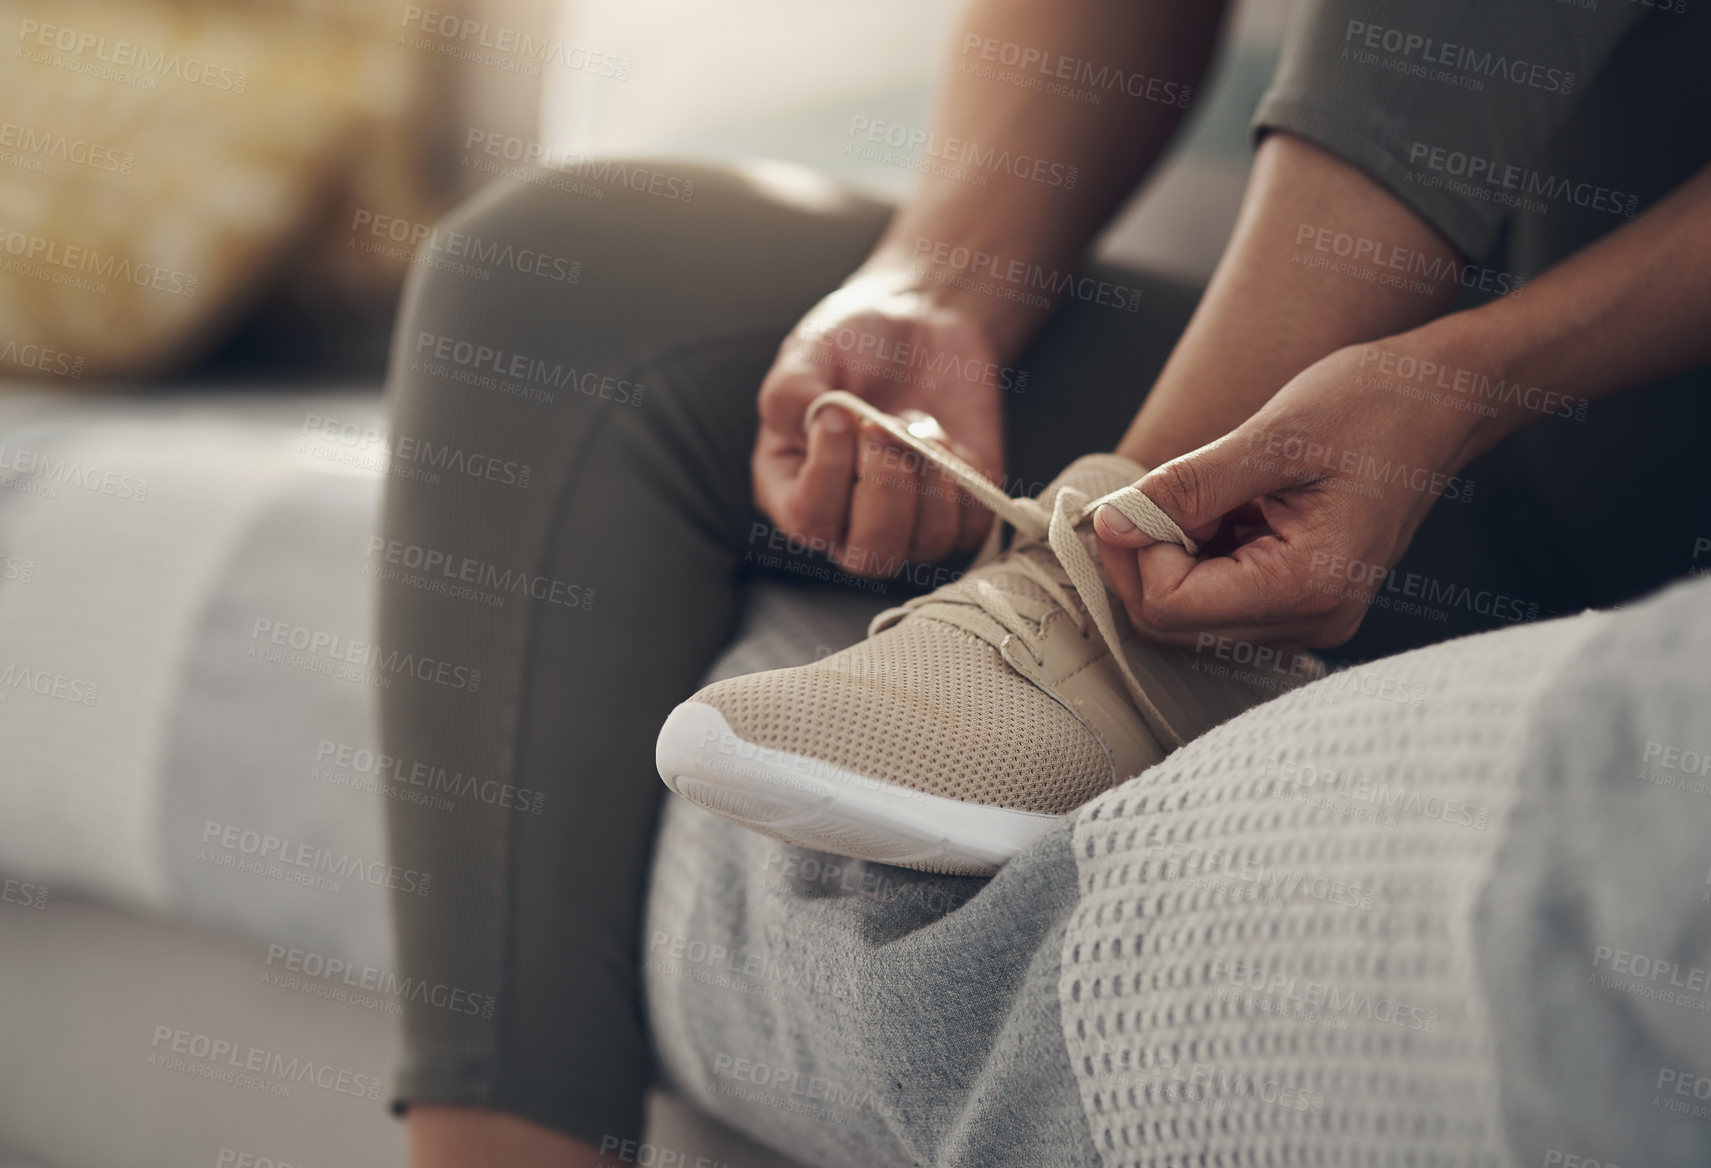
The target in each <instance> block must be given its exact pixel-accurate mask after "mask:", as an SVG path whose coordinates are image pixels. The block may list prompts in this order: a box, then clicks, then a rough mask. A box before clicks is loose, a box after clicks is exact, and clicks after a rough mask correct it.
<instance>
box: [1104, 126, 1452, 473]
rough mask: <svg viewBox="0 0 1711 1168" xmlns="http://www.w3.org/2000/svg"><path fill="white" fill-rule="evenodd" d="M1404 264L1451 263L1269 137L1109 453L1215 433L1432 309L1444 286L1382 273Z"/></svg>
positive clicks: (1341, 171) (1390, 207) (1355, 189)
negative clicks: (1203, 280)
mask: <svg viewBox="0 0 1711 1168" xmlns="http://www.w3.org/2000/svg"><path fill="white" fill-rule="evenodd" d="M1345 245H1346V246H1345ZM1356 246H1359V247H1360V248H1361V249H1362V250H1361V252H1360V253H1359V255H1358V256H1357V255H1356V254H1355V252H1354V250H1353V249H1354V248H1355V247H1356ZM1415 257H1417V258H1418V259H1419V264H1418V265H1417V266H1418V267H1419V268H1420V269H1423V270H1428V271H1430V270H1438V271H1442V270H1445V267H1446V265H1449V264H1454V263H1459V262H1460V257H1459V256H1458V255H1457V253H1456V252H1455V250H1454V249H1453V248H1452V247H1451V246H1450V245H1449V243H1448V242H1447V241H1446V240H1444V239H1443V237H1442V236H1440V235H1439V234H1438V233H1437V232H1436V231H1434V230H1433V229H1432V228H1431V227H1429V226H1427V224H1426V223H1425V222H1424V221H1423V220H1421V219H1420V218H1419V217H1418V216H1417V215H1415V214H1414V213H1413V212H1412V211H1410V210H1409V209H1408V208H1407V207H1406V206H1404V205H1403V204H1402V203H1401V202H1400V201H1399V200H1398V199H1397V198H1396V197H1395V196H1394V195H1392V194H1390V193H1389V192H1388V191H1386V190H1385V189H1384V188H1383V187H1380V186H1379V185H1378V184H1377V183H1375V182H1373V181H1372V180H1371V179H1369V178H1367V177H1366V176H1365V175H1364V174H1363V173H1362V172H1361V171H1359V170H1357V169H1356V168H1355V167H1353V166H1350V165H1349V164H1347V163H1345V162H1342V161H1340V160H1339V159H1337V158H1335V157H1333V156H1332V155H1330V154H1328V153H1326V152H1325V151H1323V150H1321V149H1319V148H1318V147H1316V146H1313V145H1311V144H1310V143H1308V142H1306V141H1304V140H1302V139H1299V138H1295V137H1291V136H1289V135H1285V134H1272V135H1271V136H1270V137H1268V138H1266V140H1265V141H1264V142H1262V143H1261V145H1260V149H1259V153H1258V155H1257V157H1256V158H1255V160H1254V168H1253V173H1252V176H1251V177H1250V179H1249V181H1248V189H1247V193H1246V195H1245V196H1244V199H1243V203H1242V210H1241V214H1240V216H1239V217H1238V219H1237V222H1236V227H1235V230H1234V232H1233V233H1232V235H1231V237H1230V242H1229V244H1228V245H1227V246H1226V247H1225V249H1224V255H1223V258H1222V259H1221V260H1220V261H1219V263H1218V268H1217V270H1216V271H1215V272H1214V273H1213V276H1212V280H1211V282H1210V283H1209V284H1208V286H1207V289H1206V294H1205V295H1204V296H1203V297H1202V298H1201V301H1200V304H1199V306H1198V307H1197V308H1196V309H1195V312H1194V317H1193V319H1192V320H1190V321H1189V324H1188V328H1187V329H1186V330H1184V332H1183V335H1182V337H1181V339H1180V340H1179V341H1178V342H1177V345H1176V348H1175V350H1174V351H1173V352H1172V353H1171V357H1170V360H1169V361H1168V362H1167V363H1166V364H1165V367H1164V370H1163V371H1162V372H1161V373H1160V374H1159V377H1158V380H1157V381H1156V382H1155V383H1154V384H1153V386H1152V388H1151V390H1150V391H1149V392H1148V393H1147V397H1146V401H1145V403H1144V405H1143V406H1142V408H1141V410H1140V413H1139V414H1138V415H1137V416H1136V418H1135V422H1134V424H1133V425H1131V426H1130V428H1129V431H1128V433H1127V434H1126V435H1124V438H1123V442H1122V444H1121V445H1120V446H1119V447H1118V448H1117V449H1118V452H1119V453H1122V454H1126V455H1128V456H1129V457H1131V458H1133V459H1135V460H1136V461H1137V462H1140V463H1141V464H1142V465H1144V466H1159V465H1161V464H1163V463H1165V462H1168V461H1170V460H1171V459H1172V458H1175V457H1177V456H1178V455H1181V454H1186V453H1187V452H1188V451H1190V450H1195V449H1198V448H1199V447H1201V446H1204V445H1205V444H1206V443H1208V442H1211V441H1214V440H1215V439H1217V438H1221V437H1223V436H1224V435H1225V434H1227V433H1229V432H1230V431H1231V430H1233V429H1235V428H1236V427H1237V426H1239V425H1240V424H1241V423H1243V422H1244V421H1246V420H1247V419H1248V418H1249V417H1251V416H1252V415H1253V414H1254V413H1255V411H1257V410H1258V409H1259V407H1260V406H1262V405H1264V404H1265V403H1266V402H1267V401H1269V400H1270V399H1271V397H1272V395H1273V394H1275V393H1276V392H1277V391H1278V390H1279V389H1281V388H1282V387H1283V386H1284V384H1285V383H1286V382H1288V381H1289V379H1290V378H1292V377H1294V376H1295V375H1296V374H1297V373H1300V372H1301V371H1302V370H1303V369H1306V368H1307V367H1308V366H1309V365H1311V364H1313V363H1314V362H1315V361H1317V360H1319V359H1320V358H1322V357H1324V356H1326V355H1327V354H1329V353H1332V352H1334V351H1336V350H1337V349H1340V348H1343V347H1344V346H1346V345H1351V344H1355V343H1357V342H1360V341H1367V340H1372V339H1374V338H1377V337H1384V336H1389V335H1391V334H1394V333H1397V332H1401V331H1403V330H1406V329H1409V328H1413V327H1415V326H1417V325H1419V324H1421V323H1422V322H1424V321H1426V320H1430V319H1432V318H1433V317H1436V316H1438V315H1439V314H1441V313H1443V312H1444V311H1446V310H1447V308H1448V306H1449V304H1450V302H1451V301H1452V300H1453V298H1454V294H1455V292H1456V289H1457V285H1456V283H1455V282H1454V281H1453V280H1451V279H1439V280H1437V281H1436V282H1435V285H1434V286H1433V288H1432V290H1431V291H1423V290H1421V288H1420V287H1419V285H1420V283H1421V281H1418V280H1413V279H1395V280H1389V279H1388V277H1390V276H1392V275H1394V274H1397V272H1398V271H1399V270H1400V271H1404V272H1405V271H1406V270H1407V269H1406V268H1402V269H1398V267H1397V265H1398V264H1399V263H1407V262H1409V261H1411V260H1412V259H1414V258H1415ZM1349 267H1354V268H1363V269H1365V271H1366V273H1367V274H1366V275H1361V274H1351V273H1350V271H1348V270H1346V269H1347V268H1349Z"/></svg>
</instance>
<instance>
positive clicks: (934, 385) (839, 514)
mask: <svg viewBox="0 0 1711 1168" xmlns="http://www.w3.org/2000/svg"><path fill="white" fill-rule="evenodd" d="M1008 376H1009V374H1008V372H1007V371H1006V370H1004V369H1003V368H1002V366H1001V364H1000V362H999V359H998V356H997V354H996V353H995V352H994V349H993V345H992V343H991V342H990V340H989V339H988V337H987V335H986V332H985V330H984V328H983V327H982V326H981V324H980V323H979V322H978V321H976V320H975V318H974V317H973V316H972V315H970V314H968V313H967V312H965V311H963V310H962V309H959V308H956V307H953V306H952V305H951V304H950V303H949V302H948V301H947V299H946V298H945V297H942V296H940V295H937V294H936V291H935V290H934V289H932V288H931V287H927V288H923V287H921V286H920V285H919V284H918V283H917V282H916V280H915V278H914V277H913V276H912V275H911V274H910V273H909V272H907V271H904V270H898V269H885V268H881V269H878V270H871V271H866V272H858V273H857V274H856V275H855V276H854V277H852V278H851V279H850V281H849V282H848V283H846V284H845V285H844V286H843V287H842V288H840V289H838V290H837V291H836V292H834V293H832V294H831V295H830V296H828V297H826V299H824V300H822V301H821V302H820V303H819V304H818V305H816V306H815V307H814V308H813V309H812V310H811V311H810V312H809V313H808V315H807V316H805V317H803V319H802V322H801V323H800V324H798V325H797V326H796V328H795V329H793V330H792V331H791V333H790V335H789V336H788V337H786V338H785V340H784V344H783V345H782V346H780V348H779V353H778V359H777V360H776V361H775V362H774V363H773V366H772V369H771V371H770V372H769V373H768V374H767V375H766V379H765V380H764V381H763V382H762V383H761V387H760V436H759V438H758V439H757V440H756V442H755V451H754V459H753V468H754V489H755V500H756V502H758V503H759V504H760V507H761V509H762V510H763V511H765V512H766V513H767V514H768V515H769V516H771V517H772V520H773V522H775V523H777V524H778V526H779V527H780V528H781V529H783V530H784V531H785V532H786V533H787V534H788V535H791V536H793V537H796V538H798V539H801V540H803V541H805V542H807V543H808V544H809V546H811V547H816V548H824V549H826V550H827V551H828V552H830V553H831V554H832V555H833V557H834V558H835V559H836V560H838V562H839V563H841V564H842V565H843V567H844V568H845V569H846V570H848V571H850V572H853V573H855V574H856V575H860V576H868V577H873V578H884V577H889V576H892V575H894V574H895V573H896V572H897V571H898V570H899V569H900V568H901V567H902V566H903V563H904V561H905V560H908V561H910V562H914V563H932V562H933V561H936V560H939V559H942V558H944V557H945V556H947V555H949V554H950V553H951V551H952V550H955V549H961V550H969V549H973V548H976V547H978V546H979V545H980V541H981V540H982V539H983V538H984V536H985V534H986V530H987V527H988V526H989V525H990V523H991V518H992V517H991V514H990V513H989V512H987V511H986V510H985V509H984V508H982V507H981V506H979V505H978V504H977V503H975V502H974V501H973V500H972V499H970V498H969V497H968V496H967V495H966V494H965V493H963V492H962V491H960V490H958V489H957V488H956V486H955V484H954V483H953V482H952V481H951V480H950V479H948V478H946V477H944V475H943V474H942V473H940V472H939V471H938V469H937V468H936V467H933V466H930V465H929V466H923V465H922V459H921V458H920V456H919V455H917V454H915V453H914V452H912V451H908V450H905V449H904V448H902V447H900V446H898V445H897V444H896V443H895V442H894V440H893V439H892V438H891V437H890V436H889V435H888V434H886V433H885V432H884V431H883V430H880V429H879V428H877V427H875V426H872V425H870V424H866V423H863V424H861V426H860V428H859V429H858V428H857V425H856V423H857V419H855V418H852V417H851V416H850V415H849V414H848V413H847V412H846V411H844V410H840V409H836V408H827V409H824V410H821V411H820V412H819V413H818V414H816V415H815V417H814V424H813V426H812V427H811V428H808V429H805V428H804V419H805V417H806V415H807V411H808V406H809V404H810V403H812V402H813V400H814V399H815V398H816V397H818V396H819V395H820V394H822V393H824V392H826V391H827V390H829V389H843V390H848V391H849V392H850V393H853V394H856V395H857V396H859V397H862V398H865V399H867V400H868V401H870V402H872V403H873V404H874V405H876V406H878V407H879V408H880V409H882V410H885V411H886V412H888V413H892V414H897V415H899V416H901V417H904V418H906V419H909V420H911V421H919V422H922V423H923V425H928V424H930V423H928V422H927V419H928V418H929V417H930V418H932V419H935V420H936V421H937V422H938V424H939V426H940V427H942V428H943V431H944V438H943V439H942V440H943V441H944V442H945V443H946V444H947V445H949V446H950V447H951V448H952V449H953V450H955V451H957V452H958V453H959V454H961V455H962V456H963V457H964V458H965V459H967V460H968V461H969V462H970V463H972V464H974V465H975V466H976V467H979V468H980V469H981V470H982V471H983V472H985V473H986V474H987V475H988V476H990V477H991V478H993V479H997V478H999V477H1001V476H1002V474H1003V472H1004V443H1003V410H1002V402H1001V394H1002V392H1003V391H1002V389H1001V388H1000V385H1001V382H1002V381H1003V380H1004V379H1005V378H1007V377H1008Z"/></svg>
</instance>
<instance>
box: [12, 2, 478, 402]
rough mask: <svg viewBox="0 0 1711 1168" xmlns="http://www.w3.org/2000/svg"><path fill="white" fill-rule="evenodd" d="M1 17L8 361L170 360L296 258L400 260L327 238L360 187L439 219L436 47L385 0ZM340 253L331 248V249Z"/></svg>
mask: <svg viewBox="0 0 1711 1168" xmlns="http://www.w3.org/2000/svg"><path fill="white" fill-rule="evenodd" d="M8 9H9V12H10V13H11V14H12V18H11V20H10V21H9V22H8V23H7V24H5V25H0V30H3V31H4V32H5V34H6V35H7V38H8V39H9V40H10V41H11V42H12V43H11V46H10V50H11V51H10V52H9V53H8V57H9V58H10V61H11V64H9V65H8V67H7V68H6V69H5V70H4V71H3V73H0V111H3V112H0V377H28V378H34V379H39V380H48V381H51V382H57V383H60V384H64V385H75V384H77V383H79V382H88V381H91V380H95V379H100V378H105V377H114V376H121V375H129V376H135V375H147V374H160V373H165V372H170V371H172V370H174V369H177V368H180V367H182V366H183V365H184V364H186V363H187V362H188V361H190V360H191V359H192V358H194V357H195V356H196V355H198V354H199V353H200V352H202V351H203V350H204V349H205V348H206V347H207V346H208V345H209V344H210V343H211V342H213V341H214V340H215V339H217V338H218V336H219V335H220V332H221V329H222V327H223V326H227V325H229V323H230V322H231V321H232V320H233V319H234V318H235V317H236V316H237V315H239V314H240V313H241V312H242V311H243V310H244V309H245V308H246V307H249V306H250V305H251V304H253V303H254V301H255V299H256V298H257V297H258V295H259V294H260V293H261V292H262V291H263V290H264V288H266V287H267V286H268V284H269V282H270V280H272V279H274V278H276V277H277V276H278V274H279V273H280V271H281V269H282V268H283V267H284V266H285V264H286V261H287V259H288V258H289V259H290V260H291V262H292V264H293V265H294V266H295V267H297V268H298V269H299V270H300V271H301V270H303V269H304V267H305V265H306V264H307V265H308V266H309V268H310V269H311V270H316V271H318V275H317V276H316V279H315V282H316V286H317V287H318V288H319V289H320V291H321V292H322V294H323V295H325V296H327V297H329V298H331V299H334V300H337V299H338V298H340V297H345V296H352V295H364V294H375V293H376V292H378V291H380V290H385V291H386V294H390V288H391V287H392V286H394V285H395V284H396V282H397V280H398V277H399V274H400V272H401V269H402V266H403V262H402V260H401V259H400V258H398V257H397V256H389V255H386V254H375V253H371V252H362V251H360V250H359V249H356V248H354V247H349V248H342V249H337V248H329V247H324V246H317V236H318V235H319V237H320V239H321V240H323V241H324V242H333V239H332V237H331V236H329V235H328V234H327V233H326V232H325V231H324V230H323V228H324V225H325V224H326V223H327V222H328V221H329V219H332V220H334V221H337V220H338V219H344V220H345V221H346V222H348V221H349V219H348V217H347V216H345V215H344V214H342V213H341V211H340V208H343V207H346V206H349V205H350V204H352V203H355V204H358V205H361V206H364V207H366V208H367V209H369V210H370V211H371V212H373V213H384V214H389V215H393V216H397V217H401V218H405V219H410V220H423V221H431V220H432V219H433V217H434V216H435V215H436V214H437V213H438V211H439V210H440V209H441V208H442V207H443V205H444V203H445V201H446V198H447V191H446V186H447V184H446V183H444V182H434V181H431V179H432V173H431V172H432V168H431V150H430V143H431V137H432V134H431V129H430V127H429V123H431V122H432V120H433V109H432V107H431V106H429V105H427V104H426V103H424V102H423V101H422V98H423V95H424V94H425V93H429V92H432V86H431V81H432V71H433V70H435V69H437V68H439V67H440V66H439V64H438V62H437V61H436V60H435V56H434V54H432V53H424V52H421V51H419V50H418V49H415V48H412V47H410V46H408V45H406V44H404V43H402V42H401V40H400V38H399V33H398V25H397V21H398V18H399V14H400V12H401V11H402V9H401V8H400V7H399V6H398V5H395V4H391V3H384V2H381V0H347V2H344V3H340V4H337V5H334V4H331V3H327V2H325V0H320V2H317V0H295V2H291V0H282V2H278V3H262V2H261V0H254V2H253V3H249V4H244V3H218V2H216V0H105V2H102V0H19V2H17V3H14V4H12V5H9V6H8ZM329 257H334V258H329Z"/></svg>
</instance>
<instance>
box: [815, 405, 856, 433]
mask: <svg viewBox="0 0 1711 1168" xmlns="http://www.w3.org/2000/svg"><path fill="white" fill-rule="evenodd" d="M820 419H821V420H820V425H822V426H824V427H825V428H826V432H827V433H828V434H842V433H844V431H846V430H848V429H849V428H850V416H849V415H848V414H846V413H844V411H842V410H840V409H839V408H838V407H837V406H827V407H826V408H825V409H823V410H821V411H820Z"/></svg>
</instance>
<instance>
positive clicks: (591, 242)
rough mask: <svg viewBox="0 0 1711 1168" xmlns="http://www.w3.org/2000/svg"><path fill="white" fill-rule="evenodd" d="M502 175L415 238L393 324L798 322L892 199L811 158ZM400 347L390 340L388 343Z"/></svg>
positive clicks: (670, 327)
mask: <svg viewBox="0 0 1711 1168" xmlns="http://www.w3.org/2000/svg"><path fill="white" fill-rule="evenodd" d="M531 173H532V177H531V178H530V179H529V180H503V181H500V182H496V183H494V184H493V185H491V186H490V187H488V188H487V189H486V190H484V191H482V192H481V193H479V194H478V195H476V196H475V197H474V198H473V199H471V200H470V201H469V202H467V203H465V204H464V205H463V206H462V207H460V208H458V209H457V210H456V211H454V212H453V213H452V214H451V215H450V216H449V217H448V218H447V219H446V220H445V221H444V222H442V223H440V224H439V225H437V226H436V228H435V229H434V231H433V233H432V234H431V235H430V237H429V238H428V239H427V240H425V241H424V242H423V244H422V246H421V247H420V249H419V250H418V254H417V259H416V263H415V268H414V271H413V272H412V274H411V280H410V286H409V288H408V290H407V292H406V296H405V307H404V313H403V316H402V318H401V323H400V332H401V335H402V336H405V337H408V338H410V339H411V343H417V342H423V343H426V342H424V341H423V338H422V337H421V336H420V335H419V334H420V332H421V331H424V330H425V331H428V332H431V333H434V334H436V335H439V334H440V332H441V330H442V329H443V328H444V327H446V326H449V325H455V326H456V327H458V328H461V329H464V330H466V331H471V332H479V333H481V334H482V337H480V338H477V337H469V338H466V339H469V340H472V341H476V342H477V343H480V342H481V341H482V340H485V339H487V338H490V337H500V338H504V339H507V340H509V341H512V342H515V341H518V340H521V339H523V337H524V336H525V335H527V336H528V337H529V338H530V339H539V338H542V337H547V338H551V339H552V340H553V343H555V344H556V345H558V346H560V347H561V348H562V347H564V346H566V345H575V344H579V343H580V344H587V345H592V346H595V347H604V348H614V347H621V348H623V349H626V350H632V351H633V350H635V349H636V348H637V347H642V348H650V349H651V348H657V347H659V346H661V345H669V344H670V343H671V342H672V341H673V340H675V339H677V338H678V337H681V336H685V335H705V334H707V333H710V332H715V331H736V330H744V329H755V328H761V327H769V326H771V325H773V324H775V323H778V322H780V321H781V320H782V321H783V323H784V325H785V326H788V324H789V323H790V321H791V314H792V313H799V312H800V311H804V310H806V308H807V307H808V305H811V304H812V303H813V301H814V300H816V299H818V298H819V297H820V296H821V295H824V294H825V293H826V292H828V291H830V290H831V288H832V287H834V286H835V285H836V283H837V282H838V281H839V280H841V279H842V278H843V277H844V276H845V275H847V274H848V273H849V272H850V271H852V270H853V269H854V268H855V267H856V266H857V265H859V263H860V262H861V260H862V259H863V258H864V257H865V255H866V253H867V250H868V248H869V247H870V246H871V245H872V242H873V240H874V239H875V238H877V236H878V234H879V231H880V230H881V229H882V228H883V226H884V223H885V220H886V218H887V217H888V215H889V208H888V207H886V206H885V205H883V204H881V203H877V202H875V201H873V200H870V199H865V198H862V197H859V196H855V195H851V194H848V193H846V192H843V191H841V190H839V189H838V188H836V187H835V186H833V185H832V184H830V183H829V182H828V181H827V180H825V179H824V178H823V177H821V176H818V175H816V174H814V173H813V172H811V171H805V170H799V169H796V168H789V167H784V166H782V165H781V164H765V165H762V166H750V167H746V168H745V167H717V166H708V165H699V164H691V163H680V162H651V161H650V162H638V161H626V160H617V159H612V160H592V161H589V162H586V163H581V164H579V165H578V166H577V167H575V168H573V169H570V170H564V171H553V170H542V171H536V172H531ZM394 355H395V356H396V355H397V352H396V350H395V354H394Z"/></svg>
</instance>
